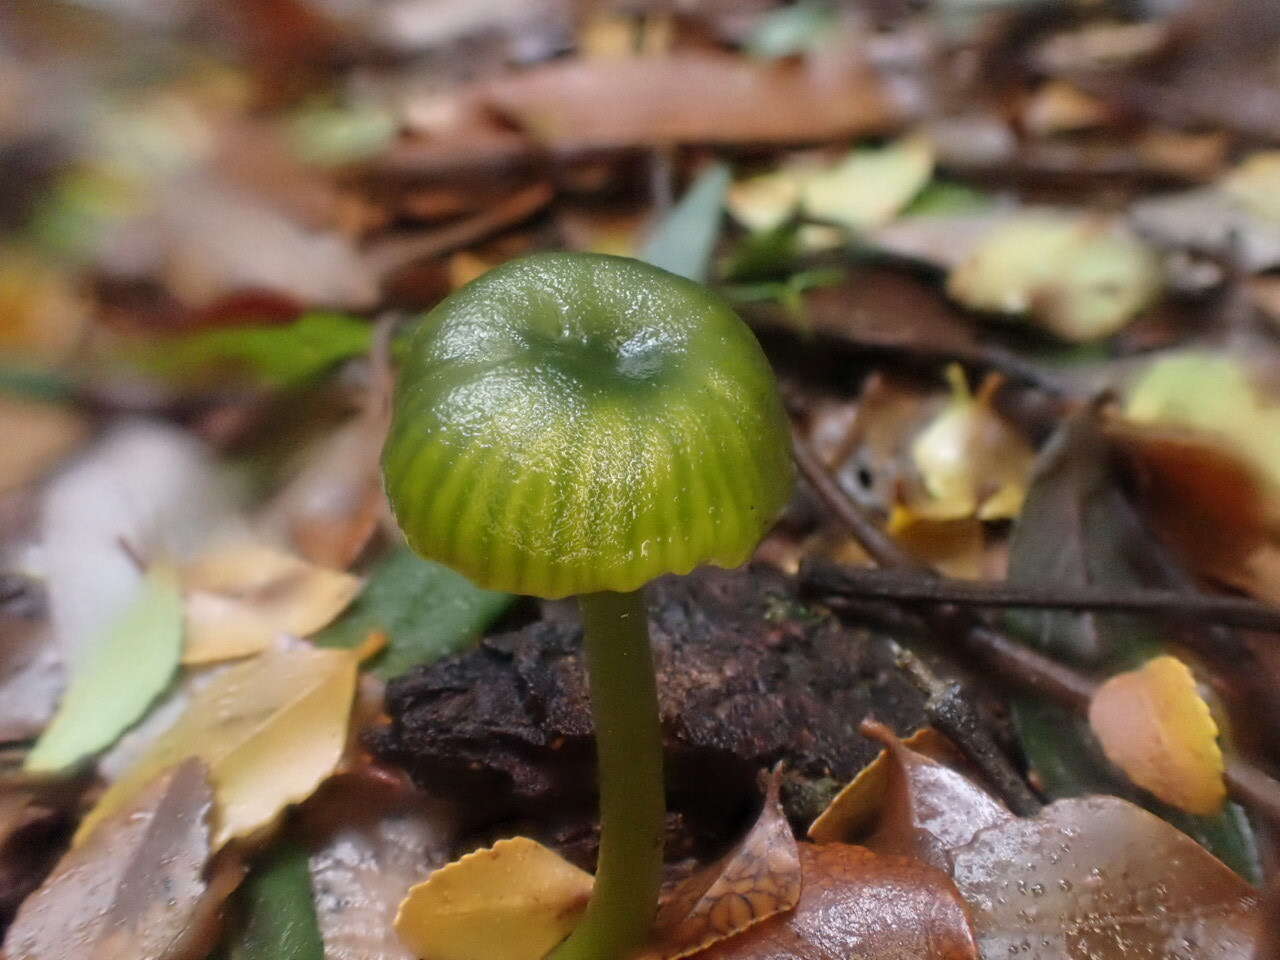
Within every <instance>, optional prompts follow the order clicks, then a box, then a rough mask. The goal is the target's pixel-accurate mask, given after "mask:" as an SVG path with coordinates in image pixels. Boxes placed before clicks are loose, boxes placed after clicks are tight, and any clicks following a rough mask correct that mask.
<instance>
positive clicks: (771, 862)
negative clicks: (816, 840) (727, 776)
mask: <svg viewBox="0 0 1280 960" xmlns="http://www.w3.org/2000/svg"><path fill="white" fill-rule="evenodd" d="M778 780H779V777H778V775H777V774H776V773H775V774H774V775H773V776H772V777H771V778H770V780H769V788H768V792H767V794H766V796H765V800H764V806H763V807H762V808H761V810H760V816H759V817H758V818H757V819H756V822H755V825H754V826H753V827H752V828H751V830H750V831H748V833H747V835H746V836H745V837H743V838H742V839H741V840H740V841H738V843H737V844H736V845H735V846H734V848H733V849H732V850H730V851H729V852H728V853H726V854H725V855H724V856H723V857H721V858H720V859H719V860H717V861H716V862H715V863H712V864H709V865H708V866H706V867H704V868H703V869H701V870H699V871H698V872H697V873H695V874H694V875H693V876H691V877H690V878H689V879H688V880H686V881H684V882H683V883H682V884H680V886H679V887H677V888H676V889H675V890H674V891H672V893H671V895H670V896H669V897H667V898H666V900H665V901H664V902H663V904H662V907H661V909H659V911H658V917H657V920H656V921H655V923H654V933H653V940H654V944H653V947H652V949H651V950H650V951H648V952H646V953H645V955H644V956H645V957H646V958H658V960H679V958H680V957H687V956H689V955H691V954H694V953H697V952H698V951H699V950H702V949H704V948H706V947H708V946H710V945H711V944H713V943H716V942H717V941H720V940H724V939H725V938H726V937H732V936H734V935H735V934H738V933H741V932H742V931H743V930H746V929H747V928H748V927H751V926H754V925H755V924H757V923H760V922H762V921H764V920H767V919H768V918H769V917H772V916H773V915H774V914H778V913H782V912H784V911H787V910H790V909H792V908H793V907H794V906H795V905H796V904H797V903H798V902H799V900H800V856H799V853H798V852H797V848H796V841H795V837H794V836H792V834H791V825H790V824H789V823H788V822H787V818H786V815H785V814H784V813H783V812H782V806H781V804H779V802H778Z"/></svg>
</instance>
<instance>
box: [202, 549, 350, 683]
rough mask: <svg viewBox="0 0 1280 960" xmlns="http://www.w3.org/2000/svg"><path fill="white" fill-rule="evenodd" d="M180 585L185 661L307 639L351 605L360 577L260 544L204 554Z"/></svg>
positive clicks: (235, 654) (229, 656)
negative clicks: (282, 637)
mask: <svg viewBox="0 0 1280 960" xmlns="http://www.w3.org/2000/svg"><path fill="white" fill-rule="evenodd" d="M182 582H183V589H184V598H185V607H186V650H185V652H184V653H183V656H182V661H183V663H210V662H212V661H216V660H229V659H232V658H235V657H244V656H249V655H252V654H255V653H261V652H262V651H263V650H265V649H266V648H267V647H268V646H270V644H271V642H272V641H273V640H275V639H276V638H277V637H278V636H279V635H280V634H288V635H290V636H295V637H308V636H310V635H311V634H313V633H315V632H317V631H318V630H320V629H322V628H324V627H326V626H328V625H329V624H330V623H331V622H332V621H333V620H334V618H335V617H337V616H338V614H340V613H341V612H342V611H343V610H344V609H346V607H347V605H348V604H349V603H350V602H351V600H352V599H353V598H354V597H355V596H356V595H357V594H358V593H359V592H360V586H361V581H360V578H359V577H353V576H351V575H350V574H347V573H342V572H341V571H338V570H325V569H324V568H322V567H317V566H314V565H312V564H309V563H307V562H306V561H305V560H300V559H299V558H297V557H295V556H292V555H290V554H288V553H283V552H281V551H279V550H275V549H272V548H271V547H267V546H264V545H262V544H257V543H244V544H237V545H234V546H230V547H225V548H222V549H219V550H216V551H214V552H213V553H212V554H207V555H205V556H204V557H201V558H200V559H198V560H196V561H195V562H194V563H192V564H189V565H188V566H187V567H186V568H185V569H184V570H183V576H182Z"/></svg>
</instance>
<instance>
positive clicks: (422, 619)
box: [315, 546, 513, 679]
mask: <svg viewBox="0 0 1280 960" xmlns="http://www.w3.org/2000/svg"><path fill="white" fill-rule="evenodd" d="M512 599H513V598H512V596H511V595H510V594H506V593H495V592H493V591H491V590H481V589H480V588H479V587H477V586H475V584H473V583H472V582H471V581H470V580H468V579H467V578H466V577H464V576H462V575H461V574H459V573H456V572H455V571H453V570H450V569H449V568H448V567H445V566H442V565H441V564H438V563H433V562H432V561H430V560H424V559H422V558H421V557H419V556H418V555H417V554H416V553H414V552H413V551H412V550H410V549H409V548H408V547H404V546H400V547H397V548H396V549H395V550H393V551H392V552H391V554H390V555H389V556H388V557H386V559H384V560H382V561H381V562H380V563H379V564H378V565H377V566H376V567H375V568H374V569H373V570H372V572H371V573H370V574H369V580H368V583H367V585H366V586H365V588H364V591H363V592H362V593H361V594H360V595H359V596H358V597H357V598H356V599H355V602H353V603H352V604H351V606H350V607H349V608H348V610H347V612H346V613H345V614H344V615H343V616H342V617H340V618H339V619H338V620H337V621H336V622H335V623H334V624H332V625H331V626H329V627H327V628H326V629H325V630H323V631H321V633H320V634H319V635H317V636H316V637H315V642H316V643H317V644H318V645H319V646H323V647H348V648H350V647H357V646H359V645H360V644H361V643H363V642H364V641H365V639H366V638H367V637H368V636H369V634H371V633H374V632H382V633H384V634H386V636H387V649H386V652H385V653H383V654H382V655H381V656H380V657H379V658H378V659H376V660H374V661H373V667H374V671H375V672H376V673H377V674H378V675H379V676H381V677H384V678H386V679H390V678H391V677H397V676H399V675H400V674H402V673H404V672H405V671H406V670H408V669H409V668H410V667H413V666H416V665H417V664H419V663H429V662H431V661H433V660H438V659H439V658H440V657H443V656H446V655H447V654H450V653H457V652H459V651H460V650H462V649H463V648H464V647H465V646H466V645H467V644H469V643H471V642H472V641H474V640H475V638H477V637H479V636H480V634H481V633H483V632H484V629H485V628H486V627H487V626H489V624H491V623H492V622H493V621H494V620H495V619H497V617H498V616H499V614H501V613H502V612H503V611H504V610H506V609H507V607H508V606H510V604H511V601H512Z"/></svg>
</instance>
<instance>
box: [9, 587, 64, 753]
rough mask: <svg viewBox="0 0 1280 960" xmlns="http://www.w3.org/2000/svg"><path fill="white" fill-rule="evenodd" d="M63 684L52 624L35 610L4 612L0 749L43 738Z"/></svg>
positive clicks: (10, 610) (60, 660) (60, 663)
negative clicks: (0, 747)
mask: <svg viewBox="0 0 1280 960" xmlns="http://www.w3.org/2000/svg"><path fill="white" fill-rule="evenodd" d="M63 684H64V680H63V671H62V659H61V657H59V656H58V648H57V647H56V646H55V645H54V642H53V631H52V628H51V627H50V625H49V621H48V619H47V618H46V617H45V616H44V615H43V613H42V612H41V611H37V610H15V609H10V607H9V605H5V606H4V607H3V608H0V743H4V742H9V741H14V740H28V739H33V738H34V737H35V736H36V735H37V734H39V733H40V731H41V730H43V729H44V726H45V724H46V723H48V722H49V718H50V717H51V716H53V711H54V708H55V707H56V706H57V704H58V696H59V695H60V694H61V693H62V689H63Z"/></svg>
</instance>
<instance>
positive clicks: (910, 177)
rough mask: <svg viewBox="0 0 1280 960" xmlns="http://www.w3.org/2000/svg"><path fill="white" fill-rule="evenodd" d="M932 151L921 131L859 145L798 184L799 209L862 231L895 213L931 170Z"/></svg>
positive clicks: (856, 230) (922, 185) (901, 207)
mask: <svg viewBox="0 0 1280 960" xmlns="http://www.w3.org/2000/svg"><path fill="white" fill-rule="evenodd" d="M933 159H934V151H933V146H932V144H930V142H929V141H928V140H927V139H926V138H924V137H920V136H914V137H906V138H904V139H902V140H898V141H895V142H894V143H890V144H888V145H887V146H884V147H863V148H860V149H858V150H854V151H853V152H852V153H851V154H849V156H848V157H846V158H845V159H844V160H842V161H840V162H839V163H837V164H836V165H835V166H834V167H831V168H830V169H826V170H822V171H820V172H816V173H815V174H814V175H813V176H811V177H809V178H807V179H806V180H805V181H804V182H803V184H802V186H801V189H800V206H801V209H802V210H803V211H804V213H805V214H806V215H808V216H810V217H813V218H815V219H819V220H826V221H833V222H835V223H837V224H839V225H840V226H842V227H845V228H846V229H848V230H850V231H852V232H854V233H863V232H865V231H867V230H871V229H874V228H876V227H881V226H884V225H885V224H886V223H888V222H889V221H891V220H892V219H893V218H894V217H896V216H897V215H898V214H899V213H900V212H901V211H902V210H903V209H904V208H905V207H906V206H907V204H909V203H910V202H911V200H912V199H913V198H914V197H915V196H916V195H917V194H918V193H919V192H920V190H921V189H922V188H923V187H924V185H925V184H926V183H928V182H929V178H930V177H931V176H932V175H933Z"/></svg>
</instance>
